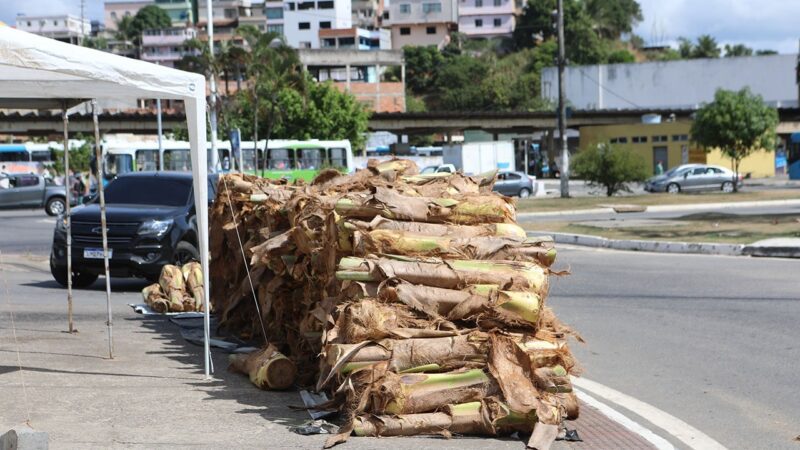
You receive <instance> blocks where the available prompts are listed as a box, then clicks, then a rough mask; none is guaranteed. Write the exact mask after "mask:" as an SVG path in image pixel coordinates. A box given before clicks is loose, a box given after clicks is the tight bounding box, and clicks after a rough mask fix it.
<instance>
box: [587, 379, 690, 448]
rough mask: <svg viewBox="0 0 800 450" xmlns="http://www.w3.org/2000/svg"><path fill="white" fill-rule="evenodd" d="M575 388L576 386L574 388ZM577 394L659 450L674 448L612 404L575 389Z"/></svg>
mask: <svg viewBox="0 0 800 450" xmlns="http://www.w3.org/2000/svg"><path fill="white" fill-rule="evenodd" d="M573 389H574V388H573ZM574 391H575V394H576V395H577V396H578V398H579V399H581V401H582V402H584V403H586V404H587V405H589V406H591V407H593V408H595V409H597V410H599V411H600V412H601V413H603V414H604V415H605V416H606V417H608V418H609V419H611V420H613V421H614V422H617V423H618V424H620V425H622V426H623V427H625V428H627V429H629V430H630V431H632V432H634V433H636V434H638V435H639V436H641V437H642V438H643V439H645V440H647V441H648V442H650V443H651V444H653V446H654V447H655V448H657V449H658V450H674V449H675V446H673V445H672V444H670V443H669V441H667V440H666V439H664V438H662V437H661V436H659V435H657V434H655V433H653V432H652V431H650V430H648V429H647V428H645V427H643V426H641V425H639V424H638V423H636V422H634V421H633V420H631V419H629V418H628V417H627V416H625V415H623V414H622V413H620V412H619V411H617V410H616V409H613V408H611V407H610V406H608V405H606V404H605V403H602V402H600V401H599V400H597V399H595V398H594V397H591V396H589V394H587V393H585V392H583V391H581V390H579V389H574Z"/></svg>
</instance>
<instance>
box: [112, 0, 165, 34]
mask: <svg viewBox="0 0 800 450" xmlns="http://www.w3.org/2000/svg"><path fill="white" fill-rule="evenodd" d="M152 4H153V0H137V1H131V2H105V3H103V24H104V25H105V28H106V31H108V32H114V31H117V23H118V22H119V21H120V20H122V19H123V18H124V17H132V16H135V15H136V13H137V12H139V10H140V9H142V8H144V7H145V6H147V5H152Z"/></svg>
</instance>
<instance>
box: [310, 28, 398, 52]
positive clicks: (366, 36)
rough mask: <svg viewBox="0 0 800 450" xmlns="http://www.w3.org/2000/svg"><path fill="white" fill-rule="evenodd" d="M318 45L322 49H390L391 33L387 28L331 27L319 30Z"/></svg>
mask: <svg viewBox="0 0 800 450" xmlns="http://www.w3.org/2000/svg"><path fill="white" fill-rule="evenodd" d="M319 47H320V48H323V49H335V48H339V49H347V50H390V49H391V48H392V34H391V32H390V31H389V30H385V29H379V30H367V29H364V28H356V27H352V28H332V29H329V30H319Z"/></svg>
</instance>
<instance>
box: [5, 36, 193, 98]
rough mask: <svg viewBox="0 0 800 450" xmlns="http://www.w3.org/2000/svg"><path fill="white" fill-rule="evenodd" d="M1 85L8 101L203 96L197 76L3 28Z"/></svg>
mask: <svg viewBox="0 0 800 450" xmlns="http://www.w3.org/2000/svg"><path fill="white" fill-rule="evenodd" d="M0 83H2V86H3V93H2V96H3V97H8V98H59V99H60V98H66V97H69V98H82V99H88V98H96V99H102V98H114V99H139V98H162V99H179V100H186V99H198V100H199V99H204V98H205V78H204V77H203V76H202V75H200V74H196V73H190V72H184V71H181V70H176V69H172V68H169V67H162V66H158V65H155V64H151V63H148V62H145V61H139V60H136V59H130V58H126V57H123V56H119V55H113V54H110V53H106V52H101V51H99V50H93V49H90V48H86V47H78V46H76V45H71V44H67V43H64V42H59V41H56V40H54V39H49V38H46V37H42V36H37V35H35V34H31V33H26V32H24V31H20V30H16V29H13V28H11V27H8V26H3V25H0ZM203 101H204V100H203Z"/></svg>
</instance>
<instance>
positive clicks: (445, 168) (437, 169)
mask: <svg viewBox="0 0 800 450" xmlns="http://www.w3.org/2000/svg"><path fill="white" fill-rule="evenodd" d="M419 173H420V174H422V175H430V174H434V173H456V166H454V165H452V164H442V165H439V166H426V167H423V168H422V170H420V172H419Z"/></svg>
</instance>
